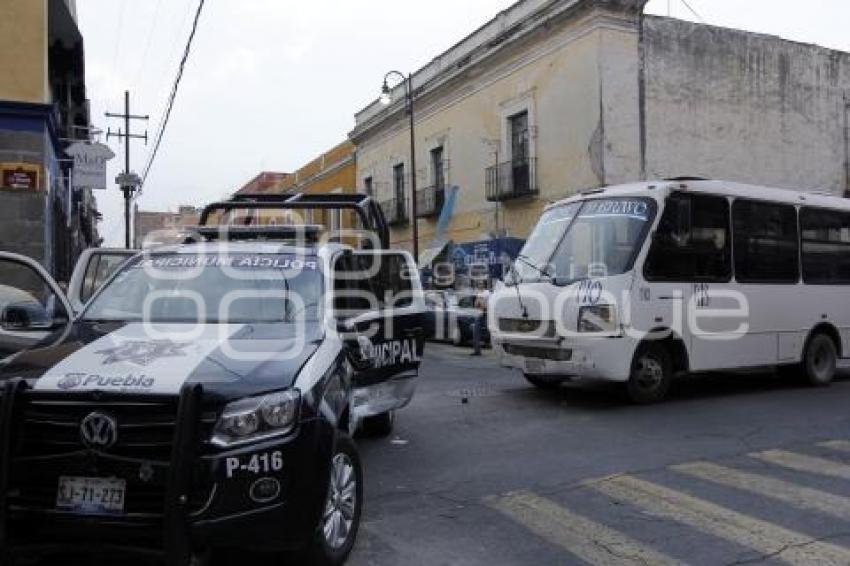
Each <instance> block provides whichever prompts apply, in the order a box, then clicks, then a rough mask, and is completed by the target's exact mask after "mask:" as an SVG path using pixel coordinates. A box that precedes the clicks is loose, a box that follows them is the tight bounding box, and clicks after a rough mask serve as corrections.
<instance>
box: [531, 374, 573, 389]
mask: <svg viewBox="0 0 850 566" xmlns="http://www.w3.org/2000/svg"><path fill="white" fill-rule="evenodd" d="M522 375H523V376H525V379H526V380H528V382H529V383H530V384H532V385H533V386H534V387H537V388H539V389H558V388H559V387H560V386H561V384H562V383H563V382H564V379H563V378H560V377H550V376H545V375H532V374H530V373H523V374H522Z"/></svg>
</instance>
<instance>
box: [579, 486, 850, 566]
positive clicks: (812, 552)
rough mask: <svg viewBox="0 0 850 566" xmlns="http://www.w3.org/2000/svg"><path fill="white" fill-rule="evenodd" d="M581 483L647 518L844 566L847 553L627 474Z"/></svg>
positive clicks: (806, 561) (798, 560)
mask: <svg viewBox="0 0 850 566" xmlns="http://www.w3.org/2000/svg"><path fill="white" fill-rule="evenodd" d="M587 485H588V486H589V487H592V488H593V489H595V490H597V491H600V492H601V493H604V494H605V495H607V496H608V497H611V498H612V499H615V500H618V501H623V502H626V503H629V504H631V505H634V506H636V507H639V508H641V509H643V510H644V511H646V512H648V513H649V514H651V515H655V516H658V517H662V518H665V519H670V520H673V521H676V522H679V523H683V524H685V525H688V526H690V527H692V528H694V529H697V530H699V531H702V532H705V533H709V534H711V535H714V536H716V537H719V538H723V539H726V540H728V541H730V542H733V543H735V544H738V545H741V546H746V547H748V548H751V549H753V550H755V551H757V552H760V553H762V554H764V555H765V556H770V557H772V558H776V559H778V560H782V561H784V562H787V563H789V564H800V565H801V566H802V565H806V566H809V565H811V564H819V565H826V564H836V565H839V564H840V565H847V564H850V550H848V549H845V548H842V547H840V546H836V545H834V544H829V543H825V542H820V541H818V540H816V539H814V538H812V537H810V536H808V535H804V534H802V533H797V532H794V531H791V530H788V529H785V528H784V527H780V526H778V525H774V524H772V523H768V522H767V521H762V520H761V519H756V518H754V517H749V516H747V515H744V514H742V513H738V512H737V511H733V510H731V509H727V508H725V507H721V506H719V505H716V504H714V503H711V502H708V501H705V500H703V499H698V498H696V497H693V496H691V495H687V494H685V493H682V492H680V491H676V490H673V489H670V488H667V487H664V486H661V485H658V484H654V483H650V482H648V481H644V480H641V479H638V478H635V477H632V476H612V477H610V478H603V479H601V480H596V481H593V482H588V484H587Z"/></svg>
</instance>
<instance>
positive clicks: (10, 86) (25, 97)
mask: <svg viewBox="0 0 850 566" xmlns="http://www.w3.org/2000/svg"><path fill="white" fill-rule="evenodd" d="M47 3H48V0H0V14H3V17H0V100H9V101H16V102H36V103H47V102H49V101H50V92H49V83H48V79H47V42H48V17H47V9H48V7H47Z"/></svg>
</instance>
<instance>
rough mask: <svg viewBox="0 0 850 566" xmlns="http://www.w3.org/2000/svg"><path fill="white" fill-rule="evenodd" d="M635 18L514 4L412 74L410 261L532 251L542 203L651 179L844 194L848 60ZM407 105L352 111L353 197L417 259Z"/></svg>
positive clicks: (633, 4)
mask: <svg viewBox="0 0 850 566" xmlns="http://www.w3.org/2000/svg"><path fill="white" fill-rule="evenodd" d="M644 5H645V0H558V1H554V2H553V1H551V0H524V1H521V2H518V3H517V4H515V5H513V6H512V7H510V8H508V9H507V10H505V11H503V12H502V13H500V14H498V15H497V16H496V17H495V18H494V19H493V20H491V21H490V22H488V23H486V24H485V25H484V26H483V27H481V28H479V29H478V30H477V31H475V32H474V33H473V34H472V35H470V36H468V37H467V38H465V39H463V40H462V41H461V42H460V43H458V44H457V45H455V46H454V47H452V48H451V49H449V50H448V51H446V52H445V53H443V54H440V55H438V56H437V57H436V58H435V59H434V60H433V61H432V62H431V63H430V64H428V65H427V66H425V67H423V68H422V69H420V70H418V71H417V72H415V73H414V74H413V81H412V82H413V87H414V97H415V137H416V171H415V172H413V174H415V175H416V180H417V186H418V188H419V191H418V192H419V195H418V201H417V203H418V208H419V209H420V215H419V216H420V218H419V219H417V220H416V221H417V222H418V223H419V224H418V228H419V249H420V250H425V249H427V248H428V247H429V245H431V244H432V243H433V242H435V241H436V240H451V241H454V242H470V241H477V240H481V239H487V238H493V237H501V236H514V237H520V238H525V237H527V235H528V234H529V232H530V231H531V229H532V228H533V226H534V224H535V223H536V221H537V219H538V217H539V216H540V213H541V211H542V209H543V208H544V207H545V206H546V205H547V204H548V203H551V202H555V201H557V200H559V199H561V198H564V197H566V196H569V195H571V194H574V193H576V192H578V191H582V190H587V189H592V188H596V187H600V186H604V185H612V184H616V183H622V182H628V181H634V180H641V179H647V178H665V177H676V176H704V177H714V178H722V179H729V180H733V181H743V182H754V183H762V184H768V185H775V186H781V187H791V188H802V189H804V188H811V189H821V190H830V191H832V192H836V193H843V192H844V191H845V190H847V188H848V183H850V179H848V175H850V173H848V171H850V165H848V164H847V160H848V157H847V155H848V148H847V145H846V144H847V142H846V141H845V139H844V137H845V133H844V128H845V126H844V124H846V112H847V110H846V107H845V96H846V95H845V93H846V92H848V89H850V55H848V54H846V53H841V52H835V51H830V50H827V49H823V48H820V47H816V46H811V45H801V44H797V43H793V42H789V41H784V40H782V39H779V38H775V37H768V36H762V35H757V34H751V33H747V32H741V31H737V30H729V29H723V28H716V27H711V26H705V25H698V24H691V23H688V22H683V21H679V20H674V19H670V18H660V17H654V16H647V15H644V13H643V8H644ZM404 92H405V90H404V85H399V86H397V87H396V88H395V89H393V92H392V99H393V102H391V103H390V104H389V105H388V106H384V105H382V104H381V103H380V102H379V101H375V102H373V103H372V104H370V105H369V106H367V107H366V108H364V109H363V110H361V111H360V112H358V113H357V114H356V116H355V119H356V124H355V128H354V130H353V131H352V132H351V134H350V137H351V139H352V141H353V142H354V144H355V145H356V148H357V160H356V163H357V184H358V190H360V191H362V192H370V193H372V194H373V195H374V196H375V197H376V198H377V199H378V200H380V201H382V202H383V203H385V211H387V212H388V216H389V217H390V218H391V219H392V220H393V230H392V240H393V243H394V245H398V246H402V247H406V248H408V249H410V248H411V247H412V245H411V243H412V240H411V226H412V222H413V221H414V220H413V219H411V218H410V198H411V197H410V180H411V170H410V137H409V136H410V130H409V127H408V115H407V114H406V112H405V101H404ZM452 187H456V190H453V189H452ZM452 192H454V198H451V196H450V195H451V194H452ZM452 201H453V202H452ZM434 203H436V204H437V206H432V205H433V204H434ZM444 208H450V210H444ZM441 212H442V213H443V216H444V218H443V220H444V221H445V220H448V222H447V223H446V222H438V219H439V217H440V213H441ZM438 224H439V225H441V226H442V225H443V224H445V232H444V233H442V234H438V233H437V232H438ZM420 255H421V254H420Z"/></svg>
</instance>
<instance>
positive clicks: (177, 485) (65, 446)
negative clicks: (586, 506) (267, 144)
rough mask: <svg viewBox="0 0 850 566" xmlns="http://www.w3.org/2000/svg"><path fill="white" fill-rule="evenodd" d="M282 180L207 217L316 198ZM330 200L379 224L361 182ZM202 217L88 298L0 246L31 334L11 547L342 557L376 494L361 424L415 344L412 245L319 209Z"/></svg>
mask: <svg viewBox="0 0 850 566" xmlns="http://www.w3.org/2000/svg"><path fill="white" fill-rule="evenodd" d="M276 198H277V199H278V200H274V199H273V198H270V197H263V198H258V199H256V201H255V200H252V199H246V198H244V197H243V198H242V199H240V200H237V201H227V202H225V203H216V204H214V205H211V210H208V211H207V213H205V214H204V221H205V222H208V220H209V218H210V217H211V215H214V214H219V216H221V213H227V214H232V213H234V212H240V211H244V210H246V209H252V208H254V207H256V208H283V209H287V210H292V209H295V210H299V209H301V208H307V206H306V204H309V202H306V200H309V199H301V201H300V204H299V203H294V202H288V201H287V202H284V201H282V200H281V199H280V197H276ZM342 199H348V200H344V201H343V200H342ZM310 202H312V203H313V204H316V202H315V199H314V200H313V201H310ZM329 202H330V203H331V205H332V206H326V205H328V203H329ZM287 203H288V204H287ZM318 204H319V208H333V207H341V208H348V209H349V210H350V211H353V212H355V213H357V214H359V215H360V218H361V225H366V226H370V224H369V222H372V223H373V224H372V225H371V226H374V221H375V218H374V217H371V218H370V217H369V216H368V215H370V214H372V215H374V214H376V213H375V207H374V206H373V205H374V202H373V201H370V200H369V199H368V197H357V198H356V199H354V198H349V197H344V196H343V195H340V196H339V197H333V198H331V199H325V200H324V201H322V202H321V203H318ZM378 220H381V218H378ZM378 228H380V225H379V226H378ZM193 234H194V235H193V236H191V237H189V238H188V240H187V243H183V244H180V245H175V246H166V247H158V248H155V249H152V250H147V251H145V252H142V253H139V254H138V255H135V256H133V257H131V258H130V259H126V258H123V259H122V261H123V260H124V259H126V262H124V263H122V264H121V265H120V267H118V268H117V269H116V270H115V272H114V273H113V274H112V275H111V277H110V278H109V279H108V280H107V281H106V282H105V284H104V285H103V286H102V287H101V288H100V289H98V290H95V291H94V292H93V295H92V297H91V299H89V300H88V301H87V302H86V304H85V305H84V306H82V308H81V309H80V310H79V312H75V309H74V307H73V305H72V304H71V303H70V302H69V301H68V300H67V299H66V297H65V295H64V294H63V293H62V291H61V290H60V289H59V287H58V286H57V285H56V283H55V282H54V281H53V280H52V279H51V278H50V277H49V275H47V273H45V272H44V270H43V269H42V268H41V267H40V266H39V265H38V264H37V263H36V262H34V261H32V260H30V259H28V258H25V257H22V256H19V255H15V254H11V253H0V285H2V287H0V301H2V302H3V304H0V343H2V344H4V345H5V347H6V348H7V351H6V353H7V354H8V353H9V350H10V349H13V348H20V346H21V344H25V343H26V342H27V341H28V340H29V341H31V342H34V343H32V344H30V345H29V346H28V347H26V348H25V349H23V350H21V351H19V352H17V353H14V354H11V355H9V356H8V357H6V358H5V360H4V361H3V362H2V363H0V388H1V389H0V563H2V564H4V565H6V564H14V563H16V561H17V560H18V559H19V558H22V557H25V558H27V559H28V560H29V559H32V558H33V557H37V556H39V555H41V554H54V555H58V556H60V557H61V556H63V555H68V553H70V552H71V551H80V550H86V549H89V550H91V551H92V552H113V551H114V552H119V553H123V552H127V551H138V552H141V553H146V554H152V555H158V556H161V557H163V558H164V559H165V562H166V563H168V564H181V565H182V564H194V563H203V562H204V561H205V560H208V559H214V558H215V557H216V556H217V554H218V551H219V550H220V549H227V548H237V549H238V548H251V549H252V550H254V551H257V550H261V551H269V552H295V553H297V554H298V556H299V561H298V562H297V563H299V564H301V563H314V564H341V563H343V562H344V561H345V559H346V557H347V555H348V553H349V552H350V550H351V548H352V546H353V545H354V541H355V537H356V534H357V530H358V524H359V520H360V513H361V508H362V504H363V477H362V469H361V466H360V461H359V458H358V455H357V450H356V447H355V445H354V443H353V442H352V440H351V435H352V434H353V432H354V431H355V429H356V428H357V427H358V426H359V425H361V424H364V425H365V426H366V427H368V428H370V429H372V431H374V432H380V433H388V432H389V431H390V429H391V426H392V416H393V412H394V411H395V410H396V409H399V408H401V407H403V406H404V405H406V404H407V403H408V402H409V401H410V399H411V397H412V395H413V392H414V388H415V382H416V378H417V374H418V367H419V363H420V360H421V359H422V350H423V329H422V321H421V317H422V313H423V310H424V305H423V300H422V291H421V287H420V283H419V278H418V274H417V270H416V266H415V263H414V261H413V258H412V257H411V256H410V254H408V253H406V252H395V251H386V250H380V249H376V248H380V247H381V246H382V245H383V244H385V242H386V233H385V231H384V232H383V234H381V233H380V232H379V235H380V238H379V243H378V245H373V246H371V247H372V249H368V248H369V247H368V246H367V249H360V248H358V247H356V246H352V245H348V244H344V243H340V242H332V241H327V239H325V241H322V238H323V235H322V231H321V229H320V228H319V227H317V226H254V225H244V224H243V225H233V224H232V223H231V224H226V225H222V226H221V227H219V226H213V225H209V224H205V225H203V226H201V227H199V228H198V229H197V230H196V231H195V232H194V233H193ZM104 253H110V252H104ZM93 258H98V252H97V251H95V252H92V253H89V254H87V255H86V257H85V260H86V261H94V259H93ZM80 269H86V268H85V267H81V268H80ZM77 280H78V281H82V280H85V278H84V277H82V278H81V277H77ZM78 285H79V284H78V283H77V284H72V285H71V292H72V293H77V292H79V289H78V288H77V287H78Z"/></svg>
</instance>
